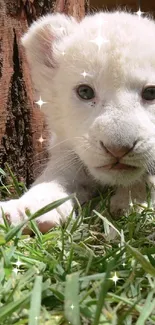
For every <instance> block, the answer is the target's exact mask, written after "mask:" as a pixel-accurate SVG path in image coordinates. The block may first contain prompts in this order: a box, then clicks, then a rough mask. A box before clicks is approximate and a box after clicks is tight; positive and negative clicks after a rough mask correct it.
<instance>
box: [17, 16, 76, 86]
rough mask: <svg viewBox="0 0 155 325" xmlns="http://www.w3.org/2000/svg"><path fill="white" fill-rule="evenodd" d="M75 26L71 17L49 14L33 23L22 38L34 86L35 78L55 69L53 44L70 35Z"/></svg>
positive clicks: (74, 21)
mask: <svg viewBox="0 0 155 325" xmlns="http://www.w3.org/2000/svg"><path fill="white" fill-rule="evenodd" d="M77 24H78V23H77V22H76V20H75V19H74V18H73V17H68V16H66V15H65V14H49V15H47V16H44V17H42V18H40V19H38V20H37V21H36V22H34V23H33V24H32V26H31V27H30V28H29V30H28V32H27V33H26V34H25V35H24V36H23V37H22V39H21V42H22V44H23V46H24V47H25V50H26V55H27V59H28V63H29V65H30V68H31V74H32V78H33V81H34V83H35V84H36V83H37V80H36V79H37V78H39V77H43V76H45V75H46V73H48V72H49V69H51V68H54V67H56V62H55V58H54V52H53V46H54V43H56V42H59V41H61V40H62V39H63V38H64V37H65V36H67V35H70V34H71V33H72V32H73V30H74V27H76V26H77ZM37 88H38V87H37Z"/></svg>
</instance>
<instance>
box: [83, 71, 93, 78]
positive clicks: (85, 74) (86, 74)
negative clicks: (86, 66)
mask: <svg viewBox="0 0 155 325" xmlns="http://www.w3.org/2000/svg"><path fill="white" fill-rule="evenodd" d="M81 76H83V77H84V78H85V77H87V76H91V75H90V74H89V73H87V72H86V71H85V70H84V71H83V72H82V73H81Z"/></svg>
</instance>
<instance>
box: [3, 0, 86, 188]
mask: <svg viewBox="0 0 155 325" xmlns="http://www.w3.org/2000/svg"><path fill="white" fill-rule="evenodd" d="M87 8H88V3H87V2H84V0H66V1H65V0H57V1H56V2H55V1H54V0H53V1H52V0H38V1H37V0H36V1H35V0H34V1H33V0H22V1H19V0H0V167H1V168H2V169H4V166H5V163H6V162H7V163H8V164H9V166H10V167H11V168H12V170H13V172H14V173H15V175H17V176H18V179H20V178H22V179H23V180H24V182H25V183H26V185H27V186H29V185H30V184H31V183H32V181H33V180H34V178H35V177H36V176H37V175H38V174H39V173H40V170H41V168H42V167H41V166H42V161H43V160H44V162H45V158H46V157H47V151H46V141H45V142H43V143H42V144H41V143H40V142H39V141H38V139H39V138H40V136H41V134H42V136H43V138H46V137H47V128H46V125H45V121H44V117H43V113H42V112H41V111H40V109H39V106H37V105H36V104H35V103H34V100H33V92H32V83H31V78H30V73H29V68H28V65H27V62H26V58H25V54H24V50H23V48H22V46H21V44H20V38H21V36H22V34H23V33H24V32H25V31H26V30H27V28H28V26H29V25H30V24H31V23H32V22H33V21H34V20H36V19H37V18H38V17H39V16H41V15H44V14H46V13H49V12H56V11H57V12H65V13H68V14H71V15H73V16H74V17H76V18H77V19H81V18H82V17H83V16H84V13H85V9H87Z"/></svg>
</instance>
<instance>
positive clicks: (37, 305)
mask: <svg viewBox="0 0 155 325" xmlns="http://www.w3.org/2000/svg"><path fill="white" fill-rule="evenodd" d="M41 291H42V276H37V277H36V279H35V283H34V288H33V290H32V296H31V302H30V311H29V322H28V325H37V324H39V316H40V309H41Z"/></svg>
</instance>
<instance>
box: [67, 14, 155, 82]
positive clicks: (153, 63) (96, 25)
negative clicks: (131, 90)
mask: <svg viewBox="0 0 155 325" xmlns="http://www.w3.org/2000/svg"><path fill="white" fill-rule="evenodd" d="M154 36H155V23H154V22H153V20H151V19H148V18H139V17H138V16H137V15H131V14H128V13H124V12H114V13H97V14H95V15H92V16H86V17H85V18H84V19H83V21H82V22H81V23H80V24H79V25H78V26H77V27H76V28H75V31H74V33H73V34H72V35H71V36H70V37H68V38H67V39H66V40H64V43H63V44H62V49H63V48H65V56H64V57H63V63H62V64H63V69H64V71H65V70H66V73H69V72H71V73H73V74H74V76H76V74H77V76H79V73H82V72H84V71H86V72H88V73H90V74H91V73H92V75H93V76H94V77H97V78H99V80H101V79H102V76H104V79H105V78H106V82H107V81H108V78H110V80H109V82H110V83H111V80H112V79H113V78H116V79H117V81H118V83H119V80H118V79H120V81H121V83H122V82H124V80H127V79H128V78H130V75H131V80H132V76H133V75H134V79H135V83H136V82H138V81H140V83H143V82H147V81H149V80H148V75H149V78H152V80H153V79H154V75H155V42H154V41H153V40H154ZM141 71H143V73H141ZM76 72H77V73H76ZM139 77H140V78H141V80H139ZM150 80H151V79H150Z"/></svg>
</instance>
